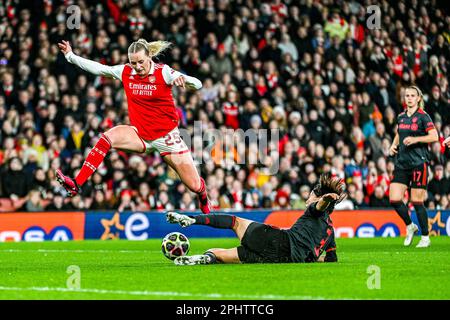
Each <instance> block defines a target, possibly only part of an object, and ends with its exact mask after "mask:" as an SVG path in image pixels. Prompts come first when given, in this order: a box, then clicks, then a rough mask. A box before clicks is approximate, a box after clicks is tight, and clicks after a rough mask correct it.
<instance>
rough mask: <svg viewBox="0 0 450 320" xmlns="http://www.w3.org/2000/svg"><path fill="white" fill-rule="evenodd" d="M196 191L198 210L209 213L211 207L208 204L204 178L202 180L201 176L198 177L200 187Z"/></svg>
mask: <svg viewBox="0 0 450 320" xmlns="http://www.w3.org/2000/svg"><path fill="white" fill-rule="evenodd" d="M196 193H197V195H198V200H199V202H200V210H202V212H203V213H204V214H208V213H210V212H211V208H210V205H209V200H208V194H207V193H206V185H205V180H203V178H202V177H200V189H199V190H198V191H197V192H196Z"/></svg>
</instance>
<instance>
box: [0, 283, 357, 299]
mask: <svg viewBox="0 0 450 320" xmlns="http://www.w3.org/2000/svg"><path fill="white" fill-rule="evenodd" d="M0 291H36V292H63V293H95V294H121V295H132V296H164V297H182V298H211V299H237V300H239V299H249V300H325V299H327V298H325V297H313V296H284V295H274V294H269V295H245V294H244V295H243V294H221V293H205V294H202V293H190V292H171V291H125V290H105V289H68V288H50V287H29V288H19V287H2V286H0ZM340 299H342V300H351V299H348V298H340Z"/></svg>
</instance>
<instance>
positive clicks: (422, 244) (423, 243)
mask: <svg viewBox="0 0 450 320" xmlns="http://www.w3.org/2000/svg"><path fill="white" fill-rule="evenodd" d="M430 245H431V240H430V237H429V236H422V238H421V239H420V241H419V243H418V244H417V246H416V248H428V247H429V246H430Z"/></svg>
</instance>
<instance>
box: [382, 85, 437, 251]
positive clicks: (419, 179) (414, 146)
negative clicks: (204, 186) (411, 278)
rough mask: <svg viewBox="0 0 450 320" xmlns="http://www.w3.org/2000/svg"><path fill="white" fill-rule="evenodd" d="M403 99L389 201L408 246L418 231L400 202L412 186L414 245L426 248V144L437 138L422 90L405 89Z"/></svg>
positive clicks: (394, 144) (392, 151) (428, 240)
mask: <svg viewBox="0 0 450 320" xmlns="http://www.w3.org/2000/svg"><path fill="white" fill-rule="evenodd" d="M405 102H406V106H407V109H406V111H404V112H403V113H401V114H400V115H399V116H398V118H397V122H398V129H397V133H396V135H395V138H394V141H393V142H392V145H391V148H390V152H389V153H390V155H391V156H394V155H397V157H396V160H395V170H394V178H393V180H392V183H391V185H390V191H389V200H390V202H391V204H392V206H393V207H394V209H395V211H397V213H398V215H399V216H400V217H401V218H402V220H403V221H404V222H405V224H406V238H405V241H404V245H405V246H409V245H411V243H412V239H413V237H414V234H415V233H416V232H417V231H418V227H417V226H416V225H415V224H414V223H413V222H412V221H411V218H410V216H409V214H408V208H407V207H406V205H405V203H404V202H403V197H404V195H405V191H406V190H407V189H408V188H411V193H410V199H411V202H412V204H413V206H414V209H415V210H416V214H417V220H418V221H419V225H420V230H421V232H422V238H421V239H420V241H419V244H418V245H417V248H425V247H429V246H430V244H431V242H430V238H429V236H428V215H427V210H426V208H425V206H424V204H423V202H424V201H425V199H426V195H427V185H428V162H429V155H428V153H429V152H428V144H429V143H431V142H435V141H438V139H439V137H438V133H437V130H436V129H435V127H434V124H433V121H432V120H431V118H430V116H429V115H428V114H427V113H426V112H425V111H423V108H424V101H423V94H422V91H421V90H420V89H419V88H418V87H416V86H411V87H408V88H406V90H405Z"/></svg>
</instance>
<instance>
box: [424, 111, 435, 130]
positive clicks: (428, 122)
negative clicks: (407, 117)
mask: <svg viewBox="0 0 450 320" xmlns="http://www.w3.org/2000/svg"><path fill="white" fill-rule="evenodd" d="M421 119H422V123H423V128H424V130H425V132H427V133H428V131H430V130H432V129H436V128H435V127H434V123H433V120H431V117H430V115H429V114H427V113H426V114H424V115H423V116H422V117H421Z"/></svg>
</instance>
